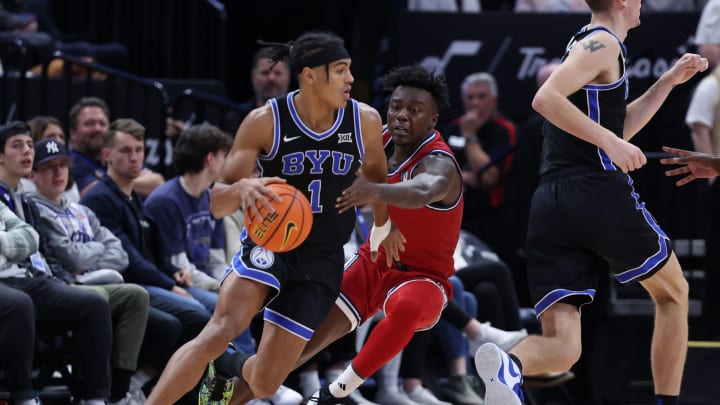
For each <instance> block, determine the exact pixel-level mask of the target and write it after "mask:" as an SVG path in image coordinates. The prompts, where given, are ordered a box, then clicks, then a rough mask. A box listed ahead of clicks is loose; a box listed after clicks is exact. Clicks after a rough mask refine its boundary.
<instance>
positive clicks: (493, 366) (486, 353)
mask: <svg viewBox="0 0 720 405" xmlns="http://www.w3.org/2000/svg"><path fill="white" fill-rule="evenodd" d="M501 364H502V359H501V358H500V353H498V352H497V350H495V348H493V347H492V346H481V347H480V348H479V349H478V351H477V352H476V353H475V368H476V369H477V372H478V375H479V376H480V378H482V380H483V383H484V384H485V404H486V405H522V402H520V398H518V397H517V395H516V394H515V392H513V390H512V389H510V387H508V386H507V385H505V384H503V383H501V382H500V381H498V380H497V373H498V370H499V369H500V365H501Z"/></svg>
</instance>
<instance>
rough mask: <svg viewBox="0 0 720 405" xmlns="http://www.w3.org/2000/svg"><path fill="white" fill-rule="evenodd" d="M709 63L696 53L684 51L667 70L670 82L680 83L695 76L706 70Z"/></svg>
mask: <svg viewBox="0 0 720 405" xmlns="http://www.w3.org/2000/svg"><path fill="white" fill-rule="evenodd" d="M708 66H709V64H708V60H707V59H706V58H703V57H702V56H700V55H698V54H696V53H686V54H685V55H683V56H682V57H681V58H680V59H678V60H677V62H675V64H674V65H673V66H672V67H671V68H670V70H668V71H667V73H666V74H667V75H668V78H669V79H670V82H671V83H672V84H682V83H685V82H686V81H688V80H689V79H690V78H691V77H693V76H695V74H696V73H698V72H704V71H706V70H707V68H708Z"/></svg>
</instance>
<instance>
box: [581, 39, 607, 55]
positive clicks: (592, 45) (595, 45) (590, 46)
mask: <svg viewBox="0 0 720 405" xmlns="http://www.w3.org/2000/svg"><path fill="white" fill-rule="evenodd" d="M580 45H582V47H583V49H585V50H588V51H590V52H595V51H597V50H600V49H602V48H605V44H603V43H602V41H600V40H597V39H592V38H588V39H586V40H584V41H582V42H580Z"/></svg>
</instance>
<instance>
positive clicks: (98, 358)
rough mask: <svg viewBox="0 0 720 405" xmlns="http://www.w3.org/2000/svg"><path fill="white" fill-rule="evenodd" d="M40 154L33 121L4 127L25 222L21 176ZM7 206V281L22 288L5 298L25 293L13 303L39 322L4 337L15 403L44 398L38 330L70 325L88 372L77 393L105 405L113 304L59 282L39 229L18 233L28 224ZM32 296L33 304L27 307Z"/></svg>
mask: <svg viewBox="0 0 720 405" xmlns="http://www.w3.org/2000/svg"><path fill="white" fill-rule="evenodd" d="M34 156H35V149H34V147H33V140H32V137H31V136H30V128H29V127H28V126H27V124H25V123H24V122H19V121H13V122H9V123H7V124H5V125H4V126H2V127H0V196H1V197H2V198H0V202H2V204H4V205H5V206H6V207H7V208H9V209H10V211H12V212H14V214H15V215H16V216H17V217H20V219H22V220H25V213H24V204H23V201H22V199H21V198H20V197H19V196H18V194H17V188H18V185H19V183H20V179H21V178H22V177H24V176H27V175H29V174H30V172H31V170H32V164H33V158H34ZM5 211H6V210H5V208H3V209H1V210H0V213H2V215H0V222H1V223H2V231H0V241H1V243H0V256H2V259H0V263H2V264H1V265H0V284H2V286H6V287H10V288H11V289H14V290H16V293H15V294H13V295H12V296H11V297H7V296H6V295H5V294H2V297H3V300H6V299H8V298H11V299H16V298H17V299H18V301H17V302H18V303H20V304H22V305H20V306H18V307H16V308H13V313H14V311H22V312H23V313H22V315H23V319H26V320H30V321H31V322H30V325H29V328H18V329H15V328H12V329H3V337H2V342H0V363H2V364H3V366H4V372H5V378H6V381H7V382H8V383H9V385H10V387H11V390H12V395H13V399H14V400H15V403H16V404H23V405H26V404H35V403H37V402H36V400H35V398H34V391H33V388H32V385H31V370H32V362H33V359H32V350H33V345H34V341H35V335H36V332H37V335H64V334H65V333H66V331H68V330H70V331H72V334H73V344H72V345H71V356H72V359H73V376H82V380H80V377H77V378H76V379H75V378H74V380H76V381H73V384H71V389H72V390H73V397H75V398H77V399H79V400H80V402H81V403H83V404H86V405H104V404H105V399H106V398H108V396H109V394H110V373H109V367H108V364H109V362H110V350H111V347H112V340H111V339H112V324H111V321H110V308H109V306H108V302H107V301H106V300H105V299H104V298H103V297H102V296H100V295H99V294H97V293H94V292H92V291H86V290H83V289H80V288H76V287H72V286H69V285H66V284H64V283H60V282H57V280H56V279H55V278H54V276H53V275H52V273H51V271H50V268H49V266H48V265H47V262H46V261H45V260H44V258H43V257H42V255H41V254H40V253H39V252H38V251H37V247H38V236H37V233H36V232H35V231H34V230H32V229H31V228H30V229H29V230H26V231H25V233H26V234H27V235H29V236H30V237H29V238H20V235H18V234H15V235H13V234H12V232H13V230H14V229H19V228H22V227H25V225H22V224H15V225H13V224H14V223H15V222H14V221H11V218H12V217H13V216H12V215H7V214H6V213H5ZM8 214H9V213H8ZM26 228H27V227H26ZM6 231H7V233H6ZM33 252H34V253H33ZM30 253H32V254H30ZM28 256H29V260H28ZM27 297H29V300H31V301H32V304H31V305H27V300H28V298H27ZM28 346H29V347H28ZM28 350H29V352H28ZM21 353H24V355H21ZM13 386H14V387H13Z"/></svg>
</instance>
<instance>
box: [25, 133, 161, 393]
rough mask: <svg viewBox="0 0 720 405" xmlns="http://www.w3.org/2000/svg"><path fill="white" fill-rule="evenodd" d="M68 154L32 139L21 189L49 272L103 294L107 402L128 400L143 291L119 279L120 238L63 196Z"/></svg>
mask: <svg viewBox="0 0 720 405" xmlns="http://www.w3.org/2000/svg"><path fill="white" fill-rule="evenodd" d="M70 159H71V156H70V154H69V153H68V152H67V150H66V149H65V146H64V145H63V144H62V143H60V142H58V141H56V140H54V139H45V140H42V141H40V142H38V143H36V144H35V161H34V163H33V172H32V173H31V175H30V178H31V179H32V181H33V182H34V184H35V185H36V187H37V193H28V194H26V196H27V198H26V200H27V211H28V212H29V213H30V215H29V217H30V218H31V223H32V224H33V226H34V227H35V229H36V230H37V231H38V233H39V234H40V242H41V243H40V252H41V253H42V254H43V255H44V256H45V258H46V259H47V261H48V263H49V264H50V268H51V269H52V272H53V274H54V275H56V276H57V277H58V278H61V279H63V280H65V281H66V282H68V283H69V284H82V285H83V288H88V289H91V290H94V291H96V292H97V293H99V294H101V295H102V296H103V297H104V298H105V299H106V300H108V302H109V304H110V311H111V313H112V319H113V344H112V358H111V366H112V385H111V391H110V397H109V404H123V405H128V404H133V405H134V404H136V402H135V400H134V399H132V396H131V394H130V392H129V388H130V377H131V376H132V375H133V373H134V372H135V370H136V369H137V364H138V356H139V355H140V347H141V345H142V342H143V336H144V335H145V325H146V324H147V320H148V311H149V298H148V293H147V292H146V291H145V290H144V289H143V288H142V287H140V286H138V285H135V284H124V283H123V277H122V275H121V272H123V271H125V269H126V268H127V264H128V257H127V253H125V251H124V250H123V248H122V243H121V242H120V240H119V239H117V237H115V235H113V234H112V233H111V232H110V231H109V230H108V229H107V228H105V227H103V226H101V225H100V223H99V222H98V220H97V217H96V216H95V214H94V213H93V212H92V211H90V210H89V209H88V208H87V207H84V206H81V205H79V204H77V203H73V202H71V201H69V200H68V199H67V197H65V196H64V191H65V188H66V186H67V182H68V177H69V172H70Z"/></svg>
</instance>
